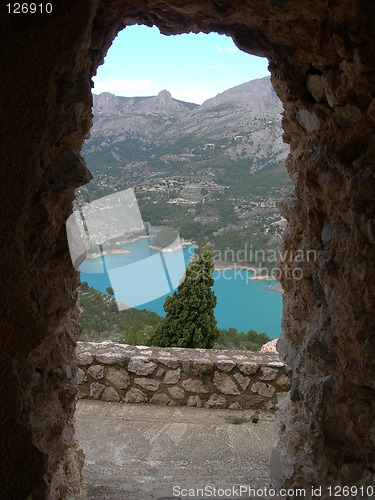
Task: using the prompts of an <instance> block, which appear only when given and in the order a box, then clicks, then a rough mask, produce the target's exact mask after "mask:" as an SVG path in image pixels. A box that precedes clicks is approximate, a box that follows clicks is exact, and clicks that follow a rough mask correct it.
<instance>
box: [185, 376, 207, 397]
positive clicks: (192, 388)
mask: <svg viewBox="0 0 375 500" xmlns="http://www.w3.org/2000/svg"><path fill="white" fill-rule="evenodd" d="M182 387H183V388H184V389H185V390H186V391H188V392H198V393H203V394H207V393H208V392H210V389H209V388H208V387H207V386H206V385H204V383H203V382H201V381H200V380H198V379H193V378H189V379H187V380H184V381H183V382H182Z"/></svg>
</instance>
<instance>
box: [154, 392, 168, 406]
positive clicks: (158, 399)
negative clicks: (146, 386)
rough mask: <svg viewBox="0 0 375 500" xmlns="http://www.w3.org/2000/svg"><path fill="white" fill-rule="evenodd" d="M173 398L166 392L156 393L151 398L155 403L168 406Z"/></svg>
mask: <svg viewBox="0 0 375 500" xmlns="http://www.w3.org/2000/svg"><path fill="white" fill-rule="evenodd" d="M170 401H171V399H170V398H169V397H168V396H167V395H166V394H163V393H161V394H154V395H153V396H152V398H151V400H150V403H151V404H153V405H161V406H167V405H169V403H170Z"/></svg>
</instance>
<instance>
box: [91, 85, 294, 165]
mask: <svg viewBox="0 0 375 500" xmlns="http://www.w3.org/2000/svg"><path fill="white" fill-rule="evenodd" d="M281 112H282V105H281V103H280V101H279V99H278V98H277V96H276V94H275V92H274V90H273V89H272V86H271V82H270V79H269V78H268V77H267V78H262V79H259V80H253V81H251V82H247V83H244V84H242V85H238V86H236V87H234V88H232V89H229V90H226V91H225V92H223V93H221V94H218V95H217V96H216V97H213V98H212V99H208V100H207V101H205V102H204V103H203V104H202V105H200V106H199V105H197V104H193V103H187V102H183V101H179V100H176V99H174V98H173V97H172V96H171V94H170V92H168V91H167V90H163V91H161V92H160V93H159V94H158V95H157V96H153V97H132V98H131V97H117V96H114V95H113V94H110V93H102V94H100V95H94V96H93V115H94V121H93V128H92V131H91V139H90V140H89V141H88V142H87V143H86V144H85V147H84V151H85V154H86V155H88V156H90V155H92V154H94V153H95V152H98V151H102V150H103V149H105V148H106V147H108V146H110V145H112V146H113V145H116V143H121V142H123V141H128V140H129V139H130V140H135V141H139V142H140V143H141V144H143V146H145V145H150V146H155V145H157V146H162V145H166V144H174V143H177V142H179V141H181V140H183V139H186V138H191V137H195V138H199V137H200V138H204V139H205V140H206V143H208V144H211V143H212V142H211V141H213V140H220V141H222V142H223V141H224V142H223V143H222V144H220V147H221V148H222V149H223V151H222V152H223V154H225V155H227V156H229V157H231V158H232V159H235V158H236V156H237V155H241V156H242V157H252V158H253V159H254V160H255V170H257V169H258V168H262V166H263V164H264V162H263V161H262V160H263V159H264V158H268V159H272V160H273V161H279V160H283V159H284V158H285V157H286V154H287V146H286V145H285V144H284V143H283V141H282V130H281ZM233 139H235V142H236V143H235V144H228V141H231V142H233ZM226 143H227V144H226ZM203 146H204V144H203ZM257 160H261V161H257Z"/></svg>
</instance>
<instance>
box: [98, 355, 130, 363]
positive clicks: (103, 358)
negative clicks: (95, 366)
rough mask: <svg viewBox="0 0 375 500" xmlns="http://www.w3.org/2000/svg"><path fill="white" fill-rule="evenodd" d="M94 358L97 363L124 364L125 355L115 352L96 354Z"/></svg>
mask: <svg viewBox="0 0 375 500" xmlns="http://www.w3.org/2000/svg"><path fill="white" fill-rule="evenodd" d="M95 359H96V361H97V362H98V363H103V364H104V365H124V364H125V361H126V358H125V356H123V355H122V354H119V353H116V352H108V353H103V354H97V355H96V356H95Z"/></svg>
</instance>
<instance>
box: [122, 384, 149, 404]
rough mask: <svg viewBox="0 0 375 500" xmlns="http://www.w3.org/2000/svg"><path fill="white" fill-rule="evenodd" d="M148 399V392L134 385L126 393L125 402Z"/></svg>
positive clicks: (142, 401) (139, 401) (143, 401)
mask: <svg viewBox="0 0 375 500" xmlns="http://www.w3.org/2000/svg"><path fill="white" fill-rule="evenodd" d="M147 399H148V398H147V394H145V393H144V392H142V391H141V390H139V389H137V388H135V387H132V388H131V389H129V390H128V392H127V393H126V394H125V398H124V401H125V403H145V402H146V401H147Z"/></svg>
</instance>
